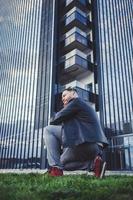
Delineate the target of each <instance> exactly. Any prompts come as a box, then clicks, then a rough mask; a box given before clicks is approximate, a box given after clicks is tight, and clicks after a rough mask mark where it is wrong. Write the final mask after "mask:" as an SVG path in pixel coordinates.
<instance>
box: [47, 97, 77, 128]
mask: <svg viewBox="0 0 133 200" xmlns="http://www.w3.org/2000/svg"><path fill="white" fill-rule="evenodd" d="M78 101H79V100H78V98H76V99H73V100H72V101H71V102H70V103H68V105H67V106H66V107H64V108H63V109H61V110H60V111H59V112H58V113H57V114H56V116H55V118H54V120H52V121H51V122H50V124H53V125H58V124H61V123H62V122H64V121H66V120H69V119H70V118H72V117H73V116H74V115H75V114H76V113H77V112H78V111H79V106H78Z"/></svg>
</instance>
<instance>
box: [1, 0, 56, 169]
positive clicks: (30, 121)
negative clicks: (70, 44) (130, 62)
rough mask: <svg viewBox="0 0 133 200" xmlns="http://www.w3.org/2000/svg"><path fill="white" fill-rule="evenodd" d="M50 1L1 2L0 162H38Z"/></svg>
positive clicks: (45, 112) (44, 118)
mask: <svg viewBox="0 0 133 200" xmlns="http://www.w3.org/2000/svg"><path fill="white" fill-rule="evenodd" d="M54 10H55V1H51V0H47V1H42V0H30V1H27V0H17V1H16V0H13V1H10V0H1V1H0V107H1V110H0V159H1V161H0V165H1V167H2V168H18V167H35V166H36V167H39V165H40V162H41V160H40V158H41V141H42V138H43V129H42V127H44V126H45V125H46V124H47V123H48V118H49V117H50V112H51V94H52V72H53V40H54V38H53V37H54V25H53V24H54Z"/></svg>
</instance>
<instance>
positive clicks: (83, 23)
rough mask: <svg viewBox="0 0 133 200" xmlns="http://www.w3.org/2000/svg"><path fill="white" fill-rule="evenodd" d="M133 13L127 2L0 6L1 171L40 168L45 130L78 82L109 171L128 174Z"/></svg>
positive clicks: (132, 165)
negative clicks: (103, 138) (65, 92)
mask: <svg viewBox="0 0 133 200" xmlns="http://www.w3.org/2000/svg"><path fill="white" fill-rule="evenodd" d="M132 13H133V5H132V1H131V0H126V1H125V0H108V1H106V0H97V1H91V0H65V1H62V0H45V1H44V0H28V1H27V0H12V1H10V0H1V1H0V168H29V167H31V168H33V167H35V168H41V166H42V160H43V159H42V158H43V156H44V151H43V145H44V144H43V128H44V127H45V126H46V125H47V124H48V122H49V119H50V116H51V113H52V112H56V111H58V110H59V109H60V108H61V106H62V104H61V101H60V100H61V98H60V97H61V91H62V89H63V88H65V87H66V86H67V84H70V85H72V86H73V84H75V85H74V87H76V88H77V90H78V92H79V96H80V97H81V98H83V99H84V100H85V101H87V102H91V103H92V104H93V106H94V108H95V109H96V111H99V116H100V120H101V123H102V126H103V129H104V130H105V133H106V135H107V137H108V139H109V142H110V146H109V148H108V150H107V157H106V158H107V163H108V167H109V169H130V170H132V169H133V162H132V160H133V159H132V158H133V90H132V85H133V80H132V79H133V67H132V60H133V55H132V49H133V42H132V38H133V32H132V30H133V25H132V23H131V20H132V18H133V16H132ZM73 82H74V83H73Z"/></svg>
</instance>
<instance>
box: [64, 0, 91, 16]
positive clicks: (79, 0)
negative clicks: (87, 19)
mask: <svg viewBox="0 0 133 200" xmlns="http://www.w3.org/2000/svg"><path fill="white" fill-rule="evenodd" d="M63 7H64V9H63V12H62V13H63V14H65V13H67V12H68V11H69V10H71V9H72V8H74V7H77V8H79V9H80V10H82V11H84V12H86V11H88V10H90V11H91V9H92V6H91V4H90V3H89V2H87V1H86V0H73V1H70V3H69V2H68V3H67V2H66V5H65V4H63Z"/></svg>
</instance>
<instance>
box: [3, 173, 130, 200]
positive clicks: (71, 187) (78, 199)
mask: <svg viewBox="0 0 133 200" xmlns="http://www.w3.org/2000/svg"><path fill="white" fill-rule="evenodd" d="M47 199H48V200H133V177H131V176H109V177H105V178H104V179H97V178H94V177H92V176H87V175H71V176H70V175H68V176H63V177H56V178H53V177H49V176H48V175H46V174H43V175H42V174H0V200H47Z"/></svg>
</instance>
